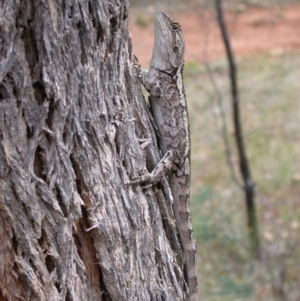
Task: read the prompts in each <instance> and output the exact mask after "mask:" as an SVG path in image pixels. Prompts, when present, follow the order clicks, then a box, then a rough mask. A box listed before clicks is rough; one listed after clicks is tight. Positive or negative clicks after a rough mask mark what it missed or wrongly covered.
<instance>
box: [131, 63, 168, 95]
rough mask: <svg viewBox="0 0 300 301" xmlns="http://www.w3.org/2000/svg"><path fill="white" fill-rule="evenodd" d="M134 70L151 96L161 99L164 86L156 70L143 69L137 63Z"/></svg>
mask: <svg viewBox="0 0 300 301" xmlns="http://www.w3.org/2000/svg"><path fill="white" fill-rule="evenodd" d="M134 68H135V70H136V73H137V77H138V79H139V82H140V83H141V84H142V85H143V86H144V88H145V89H146V90H147V91H148V92H149V94H150V96H153V97H161V95H162V84H161V81H160V80H159V79H158V76H157V74H156V70H155V69H150V71H148V70H147V69H144V68H141V65H140V64H139V63H138V62H137V61H135V63H134Z"/></svg>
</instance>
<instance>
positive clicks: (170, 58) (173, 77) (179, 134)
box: [131, 11, 198, 301]
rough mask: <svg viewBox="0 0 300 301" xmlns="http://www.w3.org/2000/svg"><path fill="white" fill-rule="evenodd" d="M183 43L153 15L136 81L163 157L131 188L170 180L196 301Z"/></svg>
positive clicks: (163, 18)
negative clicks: (149, 50)
mask: <svg viewBox="0 0 300 301" xmlns="http://www.w3.org/2000/svg"><path fill="white" fill-rule="evenodd" d="M183 55H184V39H183V36H182V31H181V27H180V25H179V24H178V23H177V22H175V21H174V20H172V19H171V18H170V17H169V16H168V15H167V14H165V13H163V12H160V11H157V13H156V18H155V38H154V47H153V55H152V59H151V62H150V70H149V71H147V70H145V69H141V68H140V66H139V65H137V64H136V65H135V67H136V68H137V69H138V77H139V80H140V82H141V83H142V85H143V86H144V87H145V88H146V90H147V91H148V92H149V94H150V97H149V99H150V106H151V111H152V114H153V117H154V120H155V122H156V125H157V127H158V131H159V144H160V149H161V152H162V154H163V155H164V157H163V158H162V159H161V161H160V162H159V163H158V165H157V166H156V168H155V169H154V170H153V171H152V173H151V174H147V175H144V176H141V177H138V178H136V179H133V181H131V183H147V184H148V185H153V184H156V183H157V182H159V181H160V179H161V177H162V176H163V175H165V174H167V175H168V179H169V184H170V188H171V192H172V197H173V211H174V215H175V220H176V225H177V228H178V232H179V235H180V239H181V243H182V247H183V250H184V257H185V265H186V267H185V268H186V276H185V277H186V282H187V283H188V288H189V300H190V301H198V287H197V264H196V244H195V240H194V238H193V232H192V223H191V218H190V209H189V203H190V192H189V190H190V162H191V161H190V134H189V121H188V112H187V102H186V98H185V93H184V87H183V81H182V71H183V66H184V59H183Z"/></svg>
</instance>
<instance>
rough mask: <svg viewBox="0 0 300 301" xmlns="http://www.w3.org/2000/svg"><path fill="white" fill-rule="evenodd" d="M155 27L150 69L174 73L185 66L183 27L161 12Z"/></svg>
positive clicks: (157, 16)
mask: <svg viewBox="0 0 300 301" xmlns="http://www.w3.org/2000/svg"><path fill="white" fill-rule="evenodd" d="M154 26H155V27H154V47H153V54H152V59H151V62H150V67H152V68H155V69H158V70H161V71H164V72H168V73H172V72H174V70H176V69H177V68H178V67H180V66H181V65H182V64H183V55H184V39H183V36H182V31H181V26H180V25H179V24H178V23H177V22H176V21H174V20H173V19H172V18H170V17H169V16H168V15H167V14H165V13H163V12H161V11H157V12H156V17H155V23H154Z"/></svg>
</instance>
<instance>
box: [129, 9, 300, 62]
mask: <svg viewBox="0 0 300 301" xmlns="http://www.w3.org/2000/svg"><path fill="white" fill-rule="evenodd" d="M152 15H153V13H152ZM130 16H131V21H130V32H131V34H132V39H133V49H134V53H135V55H136V56H137V57H138V59H139V61H140V63H141V64H142V65H143V66H144V67H148V64H149V60H150V58H151V53H152V45H153V21H152V19H151V18H152V16H151V13H149V12H148V13H147V9H145V10H144V11H141V9H139V11H137V10H134V9H133V10H132V11H131V15H130ZM138 16H142V18H143V19H144V20H146V21H147V25H146V26H141V25H138V22H137V20H138ZM173 17H174V19H176V20H177V21H178V22H179V23H180V24H181V25H182V29H183V32H184V37H185V41H186V55H185V60H186V61H189V60H193V61H199V62H201V61H204V60H207V61H210V60H213V59H216V58H220V57H224V47H223V43H222V41H221V39H220V33H219V28H218V26H217V23H216V20H215V13H214V12H213V11H209V10H206V11H204V12H203V11H202V12H199V13H197V12H189V13H187V12H184V13H180V14H176V15H173ZM226 21H227V26H228V29H229V33H230V39H231V42H232V46H233V49H234V52H235V54H236V55H237V56H245V55H252V54H256V53H263V52H265V53H270V54H271V55H281V54H284V53H286V52H289V51H295V50H296V51H297V50H298V51H299V50H300V4H296V5H290V6H285V7H281V8H280V9H279V8H278V7H272V8H268V9H263V8H247V7H245V8H244V10H243V11H242V12H239V13H233V12H226Z"/></svg>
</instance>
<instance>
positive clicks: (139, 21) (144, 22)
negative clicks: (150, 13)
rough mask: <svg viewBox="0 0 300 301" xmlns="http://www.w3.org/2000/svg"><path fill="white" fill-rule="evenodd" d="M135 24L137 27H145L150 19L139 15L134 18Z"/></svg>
mask: <svg viewBox="0 0 300 301" xmlns="http://www.w3.org/2000/svg"><path fill="white" fill-rule="evenodd" d="M135 22H136V25H138V26H139V27H147V26H148V25H149V23H150V20H149V19H148V18H146V17H145V16H141V15H139V16H138V17H137V18H136V20H135Z"/></svg>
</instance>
